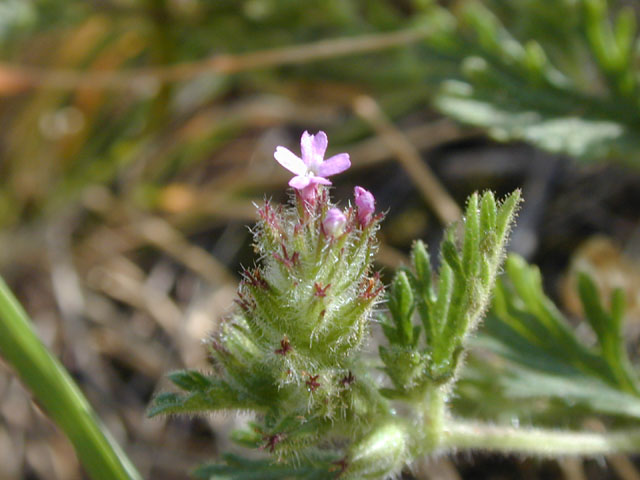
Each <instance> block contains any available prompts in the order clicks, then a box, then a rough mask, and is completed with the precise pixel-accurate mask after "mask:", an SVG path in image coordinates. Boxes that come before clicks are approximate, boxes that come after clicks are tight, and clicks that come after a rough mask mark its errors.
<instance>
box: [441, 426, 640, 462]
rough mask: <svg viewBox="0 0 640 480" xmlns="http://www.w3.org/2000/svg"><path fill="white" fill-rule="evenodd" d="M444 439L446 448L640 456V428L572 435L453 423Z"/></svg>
mask: <svg viewBox="0 0 640 480" xmlns="http://www.w3.org/2000/svg"><path fill="white" fill-rule="evenodd" d="M442 440H443V441H442V444H441V447H443V448H444V449H456V450H458V449H460V450H463V449H471V450H484V451H489V452H500V453H503V454H513V453H517V454H525V455H536V456H549V457H550V456H559V455H578V456H587V457H590V456H597V455H608V454H611V453H640V429H629V430H619V431H614V432H570V431H563V430H551V429H533V428H531V429H529V428H514V427H505V426H498V425H488V424H481V423H471V422H461V421H451V422H450V423H448V424H447V425H445V432H444V435H443V438H442Z"/></svg>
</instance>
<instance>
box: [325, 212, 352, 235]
mask: <svg viewBox="0 0 640 480" xmlns="http://www.w3.org/2000/svg"><path fill="white" fill-rule="evenodd" d="M346 223H347V217H345V216H344V213H342V211H341V210H340V209H339V208H335V207H334V208H330V209H329V211H328V212H327V216H326V217H324V221H323V222H322V226H323V227H324V231H325V232H327V233H328V234H329V235H331V236H332V237H337V236H338V235H340V234H341V233H342V232H343V231H344V226H345V225H346Z"/></svg>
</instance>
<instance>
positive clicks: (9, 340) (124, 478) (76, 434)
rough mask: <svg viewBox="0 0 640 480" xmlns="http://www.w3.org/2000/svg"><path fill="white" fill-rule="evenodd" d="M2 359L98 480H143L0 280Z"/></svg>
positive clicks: (94, 479) (0, 352)
mask: <svg viewBox="0 0 640 480" xmlns="http://www.w3.org/2000/svg"><path fill="white" fill-rule="evenodd" d="M0 355H2V356H3V357H4V358H5V359H6V360H7V361H8V362H9V365H11V366H12V367H13V368H14V369H15V371H16V373H17V374H18V376H19V378H20V380H22V382H23V383H24V384H25V385H26V386H27V387H28V388H29V389H30V390H31V392H32V393H33V395H34V396H35V399H36V400H37V402H38V403H39V404H40V405H41V406H42V407H44V409H45V411H46V412H47V413H48V414H49V415H50V416H51V418H52V419H53V420H54V421H55V422H56V423H57V424H58V425H59V426H60V428H61V429H62V430H63V431H64V433H65V434H66V435H67V437H68V438H69V440H71V443H72V444H73V446H74V448H75V450H76V453H77V455H78V458H79V460H80V461H81V463H82V464H83V466H84V467H85V469H86V471H87V472H88V473H89V475H90V476H91V478H92V479H93V480H141V479H142V477H141V476H140V474H139V473H138V472H137V471H136V469H135V467H134V466H133V464H132V463H131V462H130V461H129V459H128V458H127V456H126V455H125V453H124V452H123V451H122V449H121V448H120V446H119V445H118V444H117V443H116V442H115V441H114V440H113V439H112V438H111V436H110V435H109V433H108V432H107V430H106V428H105V427H104V426H103V425H102V423H101V422H100V420H99V419H98V417H97V416H96V414H95V412H94V411H93V409H92V408H91V406H90V405H89V403H88V402H87V399H86V398H85V397H84V395H83V394H82V392H81V391H80V389H79V388H78V386H77V385H76V384H75V383H74V382H73V380H72V379H71V377H70V376H69V373H68V372H67V371H66V370H65V369H64V367H63V366H62V365H61V364H60V362H58V360H57V359H56V358H55V357H54V356H53V355H51V353H50V352H49V351H48V350H47V348H46V347H45V346H44V345H43V344H42V342H41V341H40V340H39V339H38V337H37V336H36V334H35V332H34V330H33V328H32V327H31V322H30V321H29V317H28V316H27V314H26V313H25V311H24V309H23V308H22V306H21V305H20V303H19V302H18V301H17V300H16V298H15V297H14V295H13V294H12V293H11V290H10V289H9V287H8V286H7V284H6V283H5V282H4V281H3V280H2V278H0Z"/></svg>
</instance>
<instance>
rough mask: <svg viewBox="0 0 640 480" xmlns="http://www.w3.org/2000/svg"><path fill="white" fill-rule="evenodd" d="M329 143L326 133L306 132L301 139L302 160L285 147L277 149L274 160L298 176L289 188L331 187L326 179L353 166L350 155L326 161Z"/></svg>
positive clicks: (334, 157) (341, 155) (335, 156)
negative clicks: (320, 185)
mask: <svg viewBox="0 0 640 480" xmlns="http://www.w3.org/2000/svg"><path fill="white" fill-rule="evenodd" d="M327 143H328V142H327V135H326V134H325V133H324V132H322V131H320V132H318V133H317V134H315V135H311V134H310V133H309V132H307V131H305V132H304V133H303V134H302V138H301V139H300V147H301V150H302V158H300V157H298V156H297V155H296V154H294V153H293V152H292V151H291V150H289V149H288V148H285V147H283V146H278V147H277V148H276V151H275V153H274V154H273V156H274V158H275V159H276V160H277V161H278V163H279V164H280V165H282V166H283V167H284V168H286V169H287V170H289V171H290V172H291V173H295V174H296V176H295V177H293V178H292V179H291V180H289V186H291V187H293V188H295V189H298V190H303V189H306V188H308V187H311V188H315V186H316V185H318V184H322V185H331V181H330V180H328V179H327V178H326V177H330V176H332V175H335V174H337V173H341V172H344V171H345V170H346V169H348V168H349V167H350V166H351V162H350V161H349V154H348V153H339V154H338V155H334V156H333V157H331V158H328V159H326V160H325V159H324V153H325V151H326V150H327Z"/></svg>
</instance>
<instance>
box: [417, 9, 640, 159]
mask: <svg viewBox="0 0 640 480" xmlns="http://www.w3.org/2000/svg"><path fill="white" fill-rule="evenodd" d="M611 3H615V2H611ZM607 7H608V5H607V2H606V1H605V0H558V1H551V0H528V1H522V2H504V1H489V2H484V3H483V2H479V1H473V0H471V1H467V2H461V4H460V8H459V10H458V11H456V15H455V20H452V21H455V24H456V28H455V29H454V30H449V31H448V32H449V33H447V34H444V35H443V39H442V40H440V39H439V40H438V41H437V42H436V43H433V42H431V41H429V40H427V43H429V44H430V45H432V47H433V48H434V50H435V52H437V54H439V55H441V56H444V57H446V58H449V59H450V60H452V61H455V62H458V64H459V69H458V71H457V72H456V74H455V75H452V76H451V77H449V78H447V79H445V81H444V82H442V86H441V88H440V91H439V93H438V95H437V96H436V98H435V104H436V106H437V107H438V108H439V109H440V110H441V111H442V112H443V113H445V114H447V115H450V116H453V117H454V118H457V119H459V120H461V121H463V122H466V123H470V124H472V125H476V126H480V127H484V128H487V129H488V131H489V133H490V134H491V135H492V136H493V137H495V138H496V139H499V140H503V141H504V140H525V141H527V142H530V143H533V144H535V145H537V146H539V147H541V148H543V149H545V150H549V151H552V152H557V153H564V154H568V155H571V156H573V157H576V158H580V159H583V160H602V159H610V158H616V159H619V160H623V161H626V162H629V163H632V164H635V165H637V164H638V162H639V161H640V160H639V152H640V143H639V142H638V138H640V137H639V135H638V113H639V111H640V104H639V102H638V95H637V93H638V79H637V73H638V72H637V59H638V55H637V54H638V52H637V48H636V45H637V32H636V14H637V12H634V10H633V9H631V7H627V8H622V9H617V8H616V9H614V8H612V9H608V8H607Z"/></svg>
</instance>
